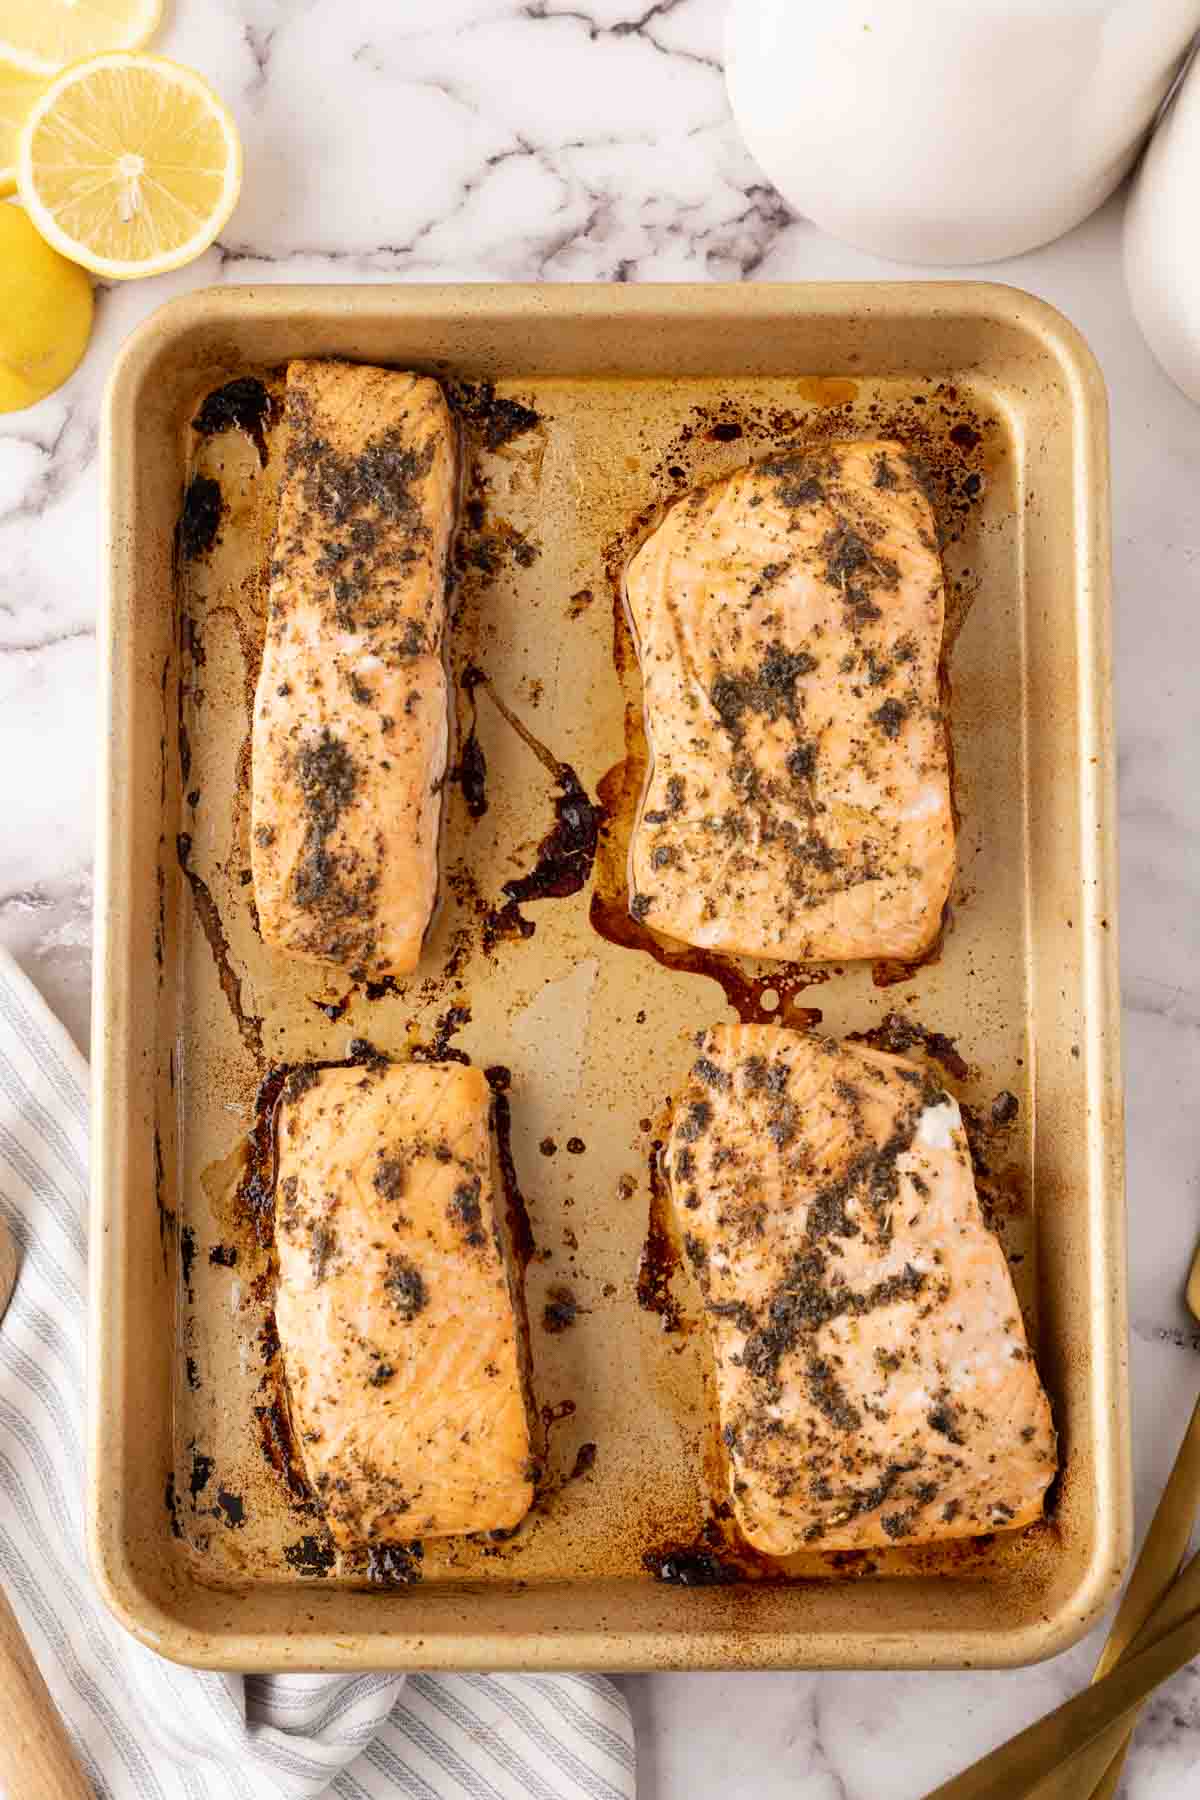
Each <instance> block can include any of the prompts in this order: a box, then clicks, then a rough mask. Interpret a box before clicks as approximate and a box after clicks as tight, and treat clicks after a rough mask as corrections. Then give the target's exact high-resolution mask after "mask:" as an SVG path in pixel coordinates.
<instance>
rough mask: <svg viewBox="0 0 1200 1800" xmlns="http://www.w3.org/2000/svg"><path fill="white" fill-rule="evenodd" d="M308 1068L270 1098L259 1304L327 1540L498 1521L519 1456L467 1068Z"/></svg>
mask: <svg viewBox="0 0 1200 1800" xmlns="http://www.w3.org/2000/svg"><path fill="white" fill-rule="evenodd" d="M312 1075H313V1079H312V1080H311V1082H308V1083H307V1084H304V1083H302V1084H300V1085H298V1086H295V1087H293V1086H292V1085H289V1086H287V1087H286V1088H285V1089H284V1092H283V1096H282V1098H281V1100H280V1104H279V1114H278V1120H277V1127H276V1130H277V1177H276V1190H275V1191H276V1201H275V1231H276V1243H277V1247H278V1255H279V1286H278V1291H277V1294H276V1300H275V1315H276V1321H277V1324H278V1330H279V1341H280V1345H281V1346H282V1350H283V1359H284V1367H285V1370H286V1372H287V1382H288V1391H289V1395H290V1401H291V1410H292V1416H293V1419H294V1421H295V1425H296V1433H297V1437H298V1440H299V1443H300V1445H301V1447H302V1453H303V1457H304V1462H305V1467H306V1470H307V1473H308V1478H309V1481H310V1483H311V1485H312V1488H313V1490H314V1492H315V1493H316V1495H317V1498H318V1499H319V1501H320V1503H321V1505H322V1507H323V1509H324V1512H325V1517H326V1520H327V1522H328V1525H329V1529H330V1531H331V1532H332V1534H333V1537H334V1538H335V1540H336V1541H337V1543H338V1544H339V1545H341V1546H342V1547H343V1548H350V1547H352V1546H354V1545H361V1544H368V1545H378V1544H381V1543H387V1542H388V1541H399V1542H405V1543H407V1542H409V1541H411V1540H412V1539H419V1538H427V1537H445V1536H450V1535H455V1534H458V1533H464V1532H473V1531H499V1530H511V1529H512V1527H513V1526H515V1525H517V1524H518V1523H519V1522H520V1520H521V1519H522V1518H524V1516H525V1514H526V1512H527V1511H528V1510H529V1506H530V1503H531V1501H532V1498H533V1476H534V1473H535V1463H534V1452H533V1448H532V1443H531V1436H530V1418H531V1407H530V1403H529V1398H528V1362H527V1358H528V1351H527V1344H526V1335H527V1334H526V1326H525V1309H524V1298H523V1293H522V1288H521V1275H520V1271H519V1270H518V1268H517V1266H516V1262H515V1259H514V1256H513V1252H512V1247H511V1246H510V1244H509V1242H508V1232H507V1224H506V1221H505V1220H504V1219H503V1217H502V1209H501V1208H500V1207H499V1206H498V1204H497V1200H496V1193H495V1188H494V1185H493V1173H492V1146H491V1139H490V1132H489V1123H488V1121H489V1110H490V1101H491V1093H490V1090H489V1088H488V1084H487V1081H486V1079H485V1077H484V1075H483V1073H482V1071H481V1070H479V1069H473V1068H464V1067H463V1066H462V1065H461V1064H458V1063H410V1064H388V1063H382V1062H381V1063H375V1064H372V1065H371V1066H370V1067H329V1068H321V1069H314V1070H313V1071H312Z"/></svg>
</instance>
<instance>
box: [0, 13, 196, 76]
mask: <svg viewBox="0 0 1200 1800" xmlns="http://www.w3.org/2000/svg"><path fill="white" fill-rule="evenodd" d="M161 18H162V0H0V56H3V57H4V58H5V59H6V60H7V61H8V62H11V63H15V64H16V65H17V67H18V68H21V69H27V70H28V71H29V72H30V73H31V74H34V75H56V74H57V73H58V71H59V70H60V69H61V68H62V67H63V65H64V64H65V63H69V62H76V61H78V59H79V58H80V57H81V56H96V55H98V54H99V52H100V51H102V50H140V49H141V48H142V45H143V44H148V43H149V42H150V39H151V38H152V37H153V35H154V33H155V31H156V30H157V28H158V22H159V20H160V19H161Z"/></svg>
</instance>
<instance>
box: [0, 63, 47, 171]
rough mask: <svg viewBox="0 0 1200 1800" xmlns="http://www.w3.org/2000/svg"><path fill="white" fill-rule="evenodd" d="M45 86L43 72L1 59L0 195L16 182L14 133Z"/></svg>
mask: <svg viewBox="0 0 1200 1800" xmlns="http://www.w3.org/2000/svg"><path fill="white" fill-rule="evenodd" d="M45 85H46V77H45V76H44V75H31V74H29V72H28V70H26V69H18V68H16V67H15V66H14V65H13V64H12V63H6V62H3V61H0V194H11V193H12V191H13V189H14V188H15V187H16V185H17V133H18V132H19V131H20V129H21V127H22V125H23V124H24V123H25V120H26V117H27V116H28V113H29V109H30V108H31V107H32V105H33V103H34V101H35V100H36V99H37V97H38V95H39V94H40V93H41V91H42V89H43V88H44V87H45Z"/></svg>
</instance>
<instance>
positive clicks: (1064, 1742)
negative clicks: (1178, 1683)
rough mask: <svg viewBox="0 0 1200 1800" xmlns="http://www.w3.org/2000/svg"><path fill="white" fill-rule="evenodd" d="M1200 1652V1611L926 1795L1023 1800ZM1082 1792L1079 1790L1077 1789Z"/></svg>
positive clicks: (937, 1799) (941, 1799)
mask: <svg viewBox="0 0 1200 1800" xmlns="http://www.w3.org/2000/svg"><path fill="white" fill-rule="evenodd" d="M1197 1655H1200V1613H1193V1614H1192V1615H1191V1617H1190V1618H1188V1619H1185V1620H1184V1622H1183V1624H1182V1625H1176V1626H1175V1628H1174V1629H1173V1630H1172V1631H1169V1632H1167V1633H1166V1635H1165V1636H1164V1637H1161V1638H1159V1640H1158V1642H1157V1643H1155V1644H1152V1645H1151V1646H1150V1647H1149V1649H1146V1650H1139V1651H1138V1652H1137V1653H1136V1655H1131V1656H1130V1657H1128V1658H1127V1659H1126V1661H1124V1662H1122V1663H1120V1664H1119V1665H1118V1666H1117V1667H1116V1668H1115V1669H1114V1670H1113V1671H1112V1672H1111V1674H1109V1675H1105V1676H1104V1677H1103V1679H1102V1680H1100V1681H1098V1682H1096V1683H1095V1685H1094V1686H1093V1687H1089V1688H1084V1690H1083V1692H1082V1693H1081V1694H1076V1695H1075V1697H1074V1699H1073V1700H1068V1701H1067V1702H1066V1704H1065V1705H1063V1706H1060V1707H1059V1708H1058V1709H1057V1710H1056V1711H1055V1712H1052V1713H1050V1714H1048V1715H1047V1717H1046V1718H1044V1719H1041V1720H1039V1721H1038V1723H1037V1724H1036V1725H1031V1726H1030V1727H1029V1728H1028V1730H1027V1731H1022V1732H1021V1733H1020V1735H1019V1736H1018V1737H1015V1738H1010V1740H1009V1742H1008V1743H1007V1744H1001V1745H1000V1747H999V1749H998V1750H993V1751H992V1752H991V1754H990V1755H989V1756H985V1757H984V1758H983V1759H982V1761H981V1762H977V1763H975V1765H974V1766H973V1767H972V1768H970V1769H968V1770H967V1771H966V1772H965V1774H962V1775H958V1776H956V1777H955V1778H954V1780H953V1781H947V1782H944V1783H943V1784H942V1786H941V1787H939V1788H934V1789H933V1790H932V1792H931V1793H929V1794H927V1795H926V1800H1022V1796H1026V1795H1028V1794H1029V1792H1030V1790H1031V1789H1033V1788H1035V1787H1036V1785H1037V1783H1038V1781H1039V1780H1041V1778H1042V1776H1043V1775H1044V1774H1045V1772H1046V1770H1047V1769H1048V1768H1050V1767H1051V1766H1052V1765H1053V1764H1055V1763H1059V1762H1065V1761H1066V1760H1067V1758H1068V1757H1071V1756H1074V1755H1075V1754H1076V1752H1077V1751H1079V1750H1082V1749H1083V1748H1084V1747H1085V1746H1086V1745H1088V1744H1090V1743H1092V1742H1093V1741H1094V1740H1095V1739H1096V1738H1098V1737H1099V1736H1100V1734H1101V1732H1103V1731H1105V1730H1106V1729H1107V1728H1108V1727H1109V1726H1110V1725H1112V1724H1113V1723H1114V1722H1115V1721H1117V1720H1118V1719H1124V1718H1125V1716H1126V1715H1127V1714H1129V1713H1130V1712H1134V1711H1136V1709H1137V1708H1138V1707H1139V1706H1140V1705H1141V1704H1142V1701H1143V1700H1144V1699H1145V1698H1146V1696H1147V1694H1151V1693H1153V1691H1154V1689H1155V1688H1156V1687H1158V1686H1159V1685H1160V1683H1162V1682H1164V1681H1166V1679H1167V1677H1168V1676H1170V1675H1174V1673H1175V1671H1176V1670H1177V1669H1182V1668H1183V1666H1184V1664H1185V1663H1189V1662H1191V1660H1192V1658H1193V1657H1194V1656H1197ZM1075 1792H1076V1794H1079V1789H1078V1788H1076V1789H1075Z"/></svg>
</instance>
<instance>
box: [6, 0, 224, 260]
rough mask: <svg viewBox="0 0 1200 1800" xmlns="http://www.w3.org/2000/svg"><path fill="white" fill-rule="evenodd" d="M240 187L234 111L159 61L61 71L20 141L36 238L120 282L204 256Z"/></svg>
mask: <svg viewBox="0 0 1200 1800" xmlns="http://www.w3.org/2000/svg"><path fill="white" fill-rule="evenodd" d="M0 4H3V0H0ZM241 181H242V149H241V144H240V142H239V140H238V134H237V127H236V126H235V125H234V122H233V120H232V118H231V117H230V115H229V113H228V111H227V110H226V108H225V107H224V106H223V105H222V104H221V102H220V100H218V98H217V96H216V95H215V94H214V93H213V91H212V89H211V88H210V87H209V85H208V83H207V82H206V81H204V80H202V79H201V77H200V76H199V75H197V74H195V73H194V72H193V71H192V70H191V69H185V68H183V67H182V66H181V65H180V64H179V63H173V62H168V60H167V59H166V57H163V56H144V55H142V56H132V55H126V54H125V53H124V52H121V51H115V52H113V53H111V54H110V55H107V56H94V57H92V58H91V59H90V61H88V62H83V63H75V64H74V65H73V66H72V67H71V68H69V69H64V70H63V72H62V74H61V75H59V76H58V77H57V78H56V79H55V80H54V81H52V82H51V83H50V85H49V87H48V88H47V89H46V91H45V93H44V94H42V96H41V98H40V99H38V100H35V101H34V103H33V109H32V111H31V112H30V114H29V117H28V118H27V119H26V121H25V124H24V126H23V127H22V129H21V133H20V137H19V139H18V143H17V185H18V187H19V188H20V190H21V198H22V200H23V201H24V202H25V205H26V207H27V208H28V211H29V216H30V218H31V219H32V220H33V222H34V224H35V225H36V226H37V228H38V230H39V231H40V232H41V233H42V235H43V237H45V239H46V241H47V242H48V243H50V244H53V245H54V247H55V249H56V250H60V251H61V252H62V254H63V255H64V256H69V257H71V259H72V260H73V261H74V262H78V263H82V264H83V266H84V268H86V269H91V270H92V271H93V272H94V273H95V274H97V275H105V276H107V277H108V278H109V279H110V280H114V281H123V280H128V279H130V278H132V277H134V276H139V275H160V274H161V273H162V272H163V270H164V269H176V268H178V267H179V266H180V264H182V263H186V262H190V261H191V260H192V258H193V257H194V256H199V254H200V252H201V251H202V250H206V249H207V248H208V246H209V245H210V244H211V243H212V241H213V239H214V238H215V237H216V235H217V233H218V232H219V231H220V230H221V228H222V226H223V225H224V224H225V223H226V222H227V220H228V218H229V215H230V214H231V213H232V211H233V209H234V206H235V205H236V203H237V197H238V191H239V189H240V187H241Z"/></svg>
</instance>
